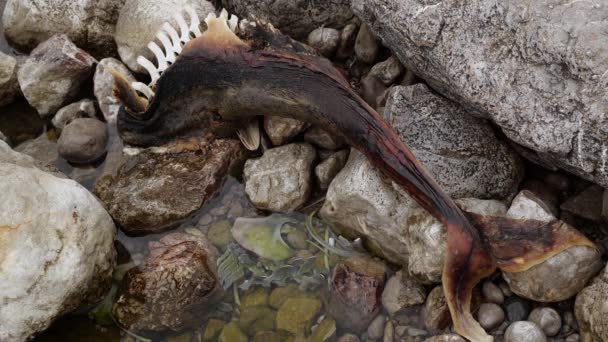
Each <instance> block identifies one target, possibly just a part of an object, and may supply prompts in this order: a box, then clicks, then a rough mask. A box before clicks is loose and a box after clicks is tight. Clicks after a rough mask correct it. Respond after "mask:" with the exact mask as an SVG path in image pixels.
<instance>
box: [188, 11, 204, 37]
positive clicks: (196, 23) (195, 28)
mask: <svg viewBox="0 0 608 342" xmlns="http://www.w3.org/2000/svg"><path fill="white" fill-rule="evenodd" d="M184 9H185V10H186V12H187V13H188V16H189V17H190V32H192V33H193V34H194V36H195V37H200V36H201V35H202V34H203V33H202V32H201V29H200V25H201V20H200V18H199V17H198V14H196V11H195V10H194V8H192V6H190V5H186V7H184Z"/></svg>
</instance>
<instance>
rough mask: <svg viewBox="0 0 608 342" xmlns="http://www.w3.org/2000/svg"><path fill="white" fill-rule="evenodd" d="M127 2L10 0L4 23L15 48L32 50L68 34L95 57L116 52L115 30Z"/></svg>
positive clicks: (110, 0) (105, 0) (7, 37)
mask: <svg viewBox="0 0 608 342" xmlns="http://www.w3.org/2000/svg"><path fill="white" fill-rule="evenodd" d="M124 1H125V0H103V1H99V0H97V1H95V0H79V1H71V0H59V1H51V2H49V1H40V0H8V1H7V2H6V7H5V9H4V14H3V17H2V22H3V25H4V34H5V35H6V39H7V40H8V41H9V42H10V43H11V45H13V46H16V47H18V48H19V49H23V50H26V51H29V50H31V49H33V48H34V47H36V45H38V44H40V43H42V42H43V41H45V40H47V39H48V38H50V37H51V36H53V35H55V34H59V33H62V34H66V35H67V36H68V37H69V38H70V40H72V41H73V42H74V43H76V45H78V46H79V47H81V48H83V49H86V50H87V51H88V52H90V53H92V54H93V55H94V56H97V57H102V56H108V55H113V54H115V53H116V44H115V43H114V37H113V33H114V27H115V24H116V20H117V19H118V11H119V10H120V7H121V6H122V5H123V3H124Z"/></svg>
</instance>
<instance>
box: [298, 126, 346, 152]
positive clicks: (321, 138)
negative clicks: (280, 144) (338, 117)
mask: <svg viewBox="0 0 608 342" xmlns="http://www.w3.org/2000/svg"><path fill="white" fill-rule="evenodd" d="M304 140H306V141H307V142H309V143H311V144H313V145H315V146H317V147H320V148H323V149H326V150H337V149H340V148H342V147H343V146H344V145H345V144H346V142H345V141H344V139H343V138H342V137H339V136H336V135H334V134H331V133H329V132H327V131H326V130H324V129H323V128H321V127H319V126H312V127H311V128H309V129H307V130H306V132H305V133H304Z"/></svg>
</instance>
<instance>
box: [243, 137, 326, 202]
mask: <svg viewBox="0 0 608 342" xmlns="http://www.w3.org/2000/svg"><path fill="white" fill-rule="evenodd" d="M315 156H316V152H315V149H314V148H313V147H312V146H310V145H309V144H302V143H299V144H289V145H285V146H281V147H276V148H273V149H270V150H267V151H266V152H265V153H264V155H263V156H262V157H261V158H258V159H250V160H248V161H247V162H246V163H245V170H244V173H243V178H244V179H245V191H246V192H247V196H248V197H249V199H250V200H251V202H252V203H253V204H254V205H255V206H256V207H257V208H259V209H267V210H272V211H290V210H296V209H298V208H299V207H301V206H302V205H304V203H305V202H306V200H307V199H308V196H309V195H310V191H311V174H312V163H313V161H314V159H315Z"/></svg>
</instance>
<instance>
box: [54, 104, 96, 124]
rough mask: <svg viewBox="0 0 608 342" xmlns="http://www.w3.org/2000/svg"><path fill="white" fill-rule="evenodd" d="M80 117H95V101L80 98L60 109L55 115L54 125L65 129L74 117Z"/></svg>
mask: <svg viewBox="0 0 608 342" xmlns="http://www.w3.org/2000/svg"><path fill="white" fill-rule="evenodd" d="M79 118H95V103H94V102H93V101H92V100H89V99H84V100H80V101H78V102H74V103H72V104H69V105H67V106H65V107H63V108H61V109H60V110H58V111H57V114H55V116H54V117H53V126H55V127H56V128H58V129H63V128H64V127H65V126H67V125H68V124H69V123H70V122H72V121H73V120H74V119H79Z"/></svg>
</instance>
